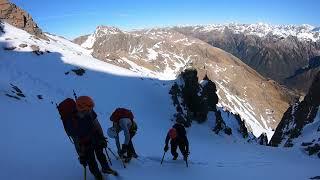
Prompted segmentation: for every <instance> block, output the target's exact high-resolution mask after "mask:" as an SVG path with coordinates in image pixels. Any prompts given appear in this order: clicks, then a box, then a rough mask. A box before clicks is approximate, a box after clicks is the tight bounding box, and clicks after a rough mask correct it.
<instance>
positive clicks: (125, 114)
mask: <svg viewBox="0 0 320 180" xmlns="http://www.w3.org/2000/svg"><path fill="white" fill-rule="evenodd" d="M122 118H129V119H130V120H131V121H132V122H133V119H134V116H133V113H132V112H131V111H130V110H129V109H126V108H117V109H116V110H115V111H114V112H113V113H112V115H111V116H110V120H111V121H112V122H115V123H118V122H119V120H120V119H122Z"/></svg>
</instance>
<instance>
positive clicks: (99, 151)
mask: <svg viewBox="0 0 320 180" xmlns="http://www.w3.org/2000/svg"><path fill="white" fill-rule="evenodd" d="M95 156H97V159H98V161H99V163H100V165H101V167H102V169H108V168H110V166H109V164H108V161H107V158H106V155H105V154H104V153H103V147H95V148H89V149H88V150H87V151H86V157H87V163H88V166H89V170H90V172H91V173H92V174H93V175H94V176H95V177H100V176H101V172H100V169H99V166H98V163H97V161H96V157H95Z"/></svg>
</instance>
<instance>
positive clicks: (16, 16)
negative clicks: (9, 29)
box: [0, 0, 49, 40]
mask: <svg viewBox="0 0 320 180" xmlns="http://www.w3.org/2000/svg"><path fill="white" fill-rule="evenodd" d="M0 20H2V21H5V22H8V23H9V24H11V25H13V26H15V27H17V28H20V29H23V30H25V31H27V32H28V33H30V34H32V35H35V36H36V37H38V38H41V39H44V40H49V39H48V37H47V36H46V35H45V34H43V32H42V30H41V29H40V28H39V27H38V25H37V24H36V23H35V22H34V21H33V19H32V17H31V16H30V15H29V14H28V13H27V12H25V11H24V10H22V9H20V8H19V7H17V6H16V5H15V4H13V3H10V2H9V1H8V0H0Z"/></svg>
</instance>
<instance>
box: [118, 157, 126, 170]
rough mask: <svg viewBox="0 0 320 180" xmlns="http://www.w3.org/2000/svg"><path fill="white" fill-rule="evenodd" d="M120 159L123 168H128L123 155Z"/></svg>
mask: <svg viewBox="0 0 320 180" xmlns="http://www.w3.org/2000/svg"><path fill="white" fill-rule="evenodd" d="M120 161H121V162H122V165H123V168H127V167H126V164H125V163H124V160H123V158H122V157H120Z"/></svg>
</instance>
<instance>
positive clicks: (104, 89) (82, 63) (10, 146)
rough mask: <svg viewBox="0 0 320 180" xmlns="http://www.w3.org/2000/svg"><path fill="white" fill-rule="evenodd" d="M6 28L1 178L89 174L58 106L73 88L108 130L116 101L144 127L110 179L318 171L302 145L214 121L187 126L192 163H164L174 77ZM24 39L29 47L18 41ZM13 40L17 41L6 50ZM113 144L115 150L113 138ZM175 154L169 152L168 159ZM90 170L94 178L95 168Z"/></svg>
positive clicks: (286, 175)
mask: <svg viewBox="0 0 320 180" xmlns="http://www.w3.org/2000/svg"><path fill="white" fill-rule="evenodd" d="M4 30H5V32H6V33H5V34H0V47H1V49H0V77H1V79H0V107H1V108H0V114H1V115H2V116H1V120H0V121H1V126H0V136H1V137H3V138H2V140H1V141H0V147H1V148H0V154H1V163H0V179H6V180H7V179H8V180H11V179H13V180H15V179H33V180H38V179H39V180H40V179H48V180H50V179H52V180H53V179H54V180H56V179H68V180H71V179H82V178H83V171H82V167H81V165H80V164H79V163H78V161H77V156H76V153H75V150H74V147H73V145H72V144H71V143H70V142H69V140H68V138H67V137H66V135H65V133H64V130H63V127H62V124H61V122H60V119H59V115H58V112H57V110H56V109H55V105H54V103H55V102H59V101H61V100H63V99H64V98H66V97H71V96H72V90H75V91H76V92H77V93H78V95H90V96H92V97H93V99H94V100H95V102H96V107H95V110H96V112H97V114H98V118H99V121H100V123H101V124H102V126H103V129H104V130H106V129H107V128H108V126H110V125H111V123H110V122H109V120H108V117H109V115H110V114H111V112H112V110H113V109H114V108H115V107H118V106H123V107H128V108H131V109H132V110H133V112H134V114H135V116H136V121H137V123H138V125H139V130H138V134H137V136H136V137H135V138H134V143H135V145H136V150H137V152H138V153H139V155H140V158H139V160H133V162H132V163H131V164H129V165H128V168H127V169H123V168H122V167H121V164H120V163H119V162H117V161H116V160H114V158H112V160H113V163H114V166H113V167H114V168H115V169H116V170H118V171H119V173H120V174H121V176H120V177H119V178H115V177H108V179H130V180H135V179H139V180H144V179H154V180H158V179H159V180H160V179H161V180H163V179H186V180H187V179H190V180H192V179H202V180H211V179H235V178H237V179H258V178H259V179H306V178H309V177H313V176H316V175H319V174H318V173H319V171H318V167H319V165H320V162H319V160H317V159H315V158H309V157H307V156H304V155H303V153H302V152H300V151H299V150H296V149H293V150H292V149H282V148H271V147H265V146H257V145H255V144H248V143H246V142H244V141H243V140H241V139H239V138H237V137H236V135H234V136H225V135H215V134H214V133H212V131H211V128H212V124H213V122H212V121H209V122H207V123H205V124H202V125H197V124H194V125H193V126H192V128H190V129H188V136H189V138H190V146H191V147H190V148H191V149H190V151H191V154H190V167H189V168H186V167H185V165H184V163H183V162H182V161H181V160H178V161H177V162H172V161H170V160H166V161H165V162H164V164H163V165H162V166H160V163H159V159H160V158H161V156H162V153H163V151H162V149H163V143H164V138H165V134H166V131H167V129H168V128H169V127H170V126H171V125H172V122H171V121H170V118H171V116H172V114H173V112H174V109H173V106H172V105H171V100H170V97H169V95H168V91H169V88H170V87H171V84H172V82H171V81H161V80H158V79H152V78H150V77H145V76H142V75H141V74H137V73H134V72H131V71H129V70H126V69H122V68H119V67H117V66H113V65H110V64H107V63H104V62H101V61H99V60H96V59H94V58H92V57H91V56H90V55H87V54H86V53H85V52H86V50H84V49H82V48H81V47H80V46H77V45H74V44H72V43H70V42H68V41H66V40H64V39H62V38H60V37H57V36H52V35H50V36H49V37H50V42H47V41H43V40H37V39H34V38H33V37H31V35H30V34H28V33H26V32H24V31H21V30H18V29H16V28H14V27H12V26H10V25H8V24H5V28H4ZM8 38H9V39H8ZM21 43H25V44H27V45H28V47H25V48H20V47H18V46H19V45H20V44H21ZM30 45H37V46H39V48H40V50H42V51H44V54H43V55H40V56H38V55H36V54H35V53H32V52H31V49H30ZM12 46H17V47H18V48H16V49H15V50H12V51H11V50H4V49H3V47H12ZM45 50H47V51H50V52H51V53H48V52H45ZM75 67H82V68H84V69H86V72H85V74H84V75H83V76H77V75H75V74H74V73H72V72H70V73H69V74H65V72H69V71H70V70H71V69H74V68H75ZM10 84H13V85H15V86H17V87H19V89H21V90H22V92H23V94H24V95H25V96H26V97H25V98H21V100H17V99H14V98H10V97H8V96H6V95H5V94H9V95H12V94H13V92H12V86H11V85H10ZM37 95H42V96H43V99H42V100H41V99H38V98H37ZM209 117H210V116H209ZM223 117H224V118H225V119H226V121H228V123H229V126H231V127H233V126H232V118H228V115H226V114H223ZM210 119H211V118H210ZM235 134H236V133H235ZM110 144H111V148H113V149H114V143H113V141H112V140H110ZM111 157H112V156H111ZM170 158H171V157H170V155H169V153H168V154H167V156H166V159H170ZM88 176H89V178H88V179H93V177H92V176H91V174H90V173H88Z"/></svg>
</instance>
